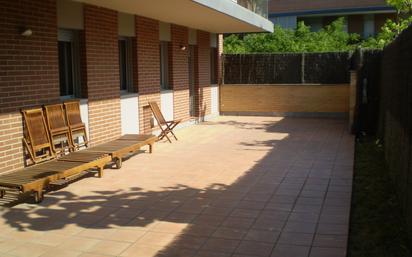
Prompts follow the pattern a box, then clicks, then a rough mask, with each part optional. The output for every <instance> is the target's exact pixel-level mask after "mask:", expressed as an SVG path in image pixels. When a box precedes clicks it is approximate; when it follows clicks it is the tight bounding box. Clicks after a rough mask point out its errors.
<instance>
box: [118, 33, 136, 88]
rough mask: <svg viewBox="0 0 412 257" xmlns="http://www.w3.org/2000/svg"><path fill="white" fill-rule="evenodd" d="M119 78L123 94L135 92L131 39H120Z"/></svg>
mask: <svg viewBox="0 0 412 257" xmlns="http://www.w3.org/2000/svg"><path fill="white" fill-rule="evenodd" d="M119 76H120V90H121V91H123V92H134V90H133V60H132V39H131V38H127V37H122V38H120V39H119Z"/></svg>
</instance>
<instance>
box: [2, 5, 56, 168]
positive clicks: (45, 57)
mask: <svg viewBox="0 0 412 257" xmlns="http://www.w3.org/2000/svg"><path fill="white" fill-rule="evenodd" d="M0 6H1V7H0V17H1V18H0V89H1V91H0V172H4V171H9V170H12V169H16V168H20V167H22V166H23V149H22V141H21V139H22V118H21V114H20V109H21V108H24V107H30V106H34V105H40V104H46V103H50V102H54V101H57V100H58V99H59V83H58V62H57V29H56V23H57V19H56V3H55V1H53V0H22V1H9V0H1V1H0ZM24 29H31V30H32V31H33V35H32V36H30V37H24V36H22V35H21V33H22V31H23V30H24Z"/></svg>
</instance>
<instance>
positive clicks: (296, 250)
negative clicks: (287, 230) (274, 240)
mask: <svg viewBox="0 0 412 257" xmlns="http://www.w3.org/2000/svg"><path fill="white" fill-rule="evenodd" d="M309 250H310V248H309V247H307V246H296V245H282V244H278V245H276V247H275V249H274V250H273V252H272V255H271V257H308V256H309Z"/></svg>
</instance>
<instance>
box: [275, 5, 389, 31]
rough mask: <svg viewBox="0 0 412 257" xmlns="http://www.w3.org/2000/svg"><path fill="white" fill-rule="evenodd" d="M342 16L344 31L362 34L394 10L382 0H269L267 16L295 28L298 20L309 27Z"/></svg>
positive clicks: (314, 28) (285, 26)
mask: <svg viewBox="0 0 412 257" xmlns="http://www.w3.org/2000/svg"><path fill="white" fill-rule="evenodd" d="M338 17H346V23H347V24H346V25H347V26H346V27H347V31H348V32H350V33H358V34H360V35H361V36H363V37H368V36H371V35H375V34H376V33H377V32H379V30H380V28H381V27H382V25H383V24H384V22H385V21H386V20H387V19H388V18H394V17H395V10H394V9H392V8H391V7H389V6H387V5H386V3H385V0H345V1H340V0H313V1H307V0H270V2H269V18H270V20H272V22H273V23H275V24H279V25H280V26H282V27H283V28H296V25H297V23H298V22H299V21H304V22H305V24H306V25H309V26H311V28H312V30H313V31H317V30H319V29H321V28H322V27H323V26H325V25H327V24H329V23H330V22H332V21H334V20H335V19H337V18H338Z"/></svg>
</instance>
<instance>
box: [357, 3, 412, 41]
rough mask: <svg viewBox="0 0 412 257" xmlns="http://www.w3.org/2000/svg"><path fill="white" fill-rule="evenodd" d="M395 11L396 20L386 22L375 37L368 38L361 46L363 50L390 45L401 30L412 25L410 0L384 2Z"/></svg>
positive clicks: (411, 4)
mask: <svg viewBox="0 0 412 257" xmlns="http://www.w3.org/2000/svg"><path fill="white" fill-rule="evenodd" d="M386 2H387V4H388V5H390V6H392V7H393V8H395V9H396V20H395V21H393V20H390V19H388V20H386V22H385V24H384V25H383V26H382V28H381V32H380V33H379V34H378V35H377V36H376V37H371V38H368V39H367V40H366V41H365V42H364V43H362V44H361V46H362V47H364V48H383V47H385V46H386V45H388V44H389V43H391V42H392V41H393V40H394V39H395V38H396V37H397V36H399V34H401V33H402V31H403V30H405V29H407V28H408V27H409V26H410V25H411V24H412V0H386Z"/></svg>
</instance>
